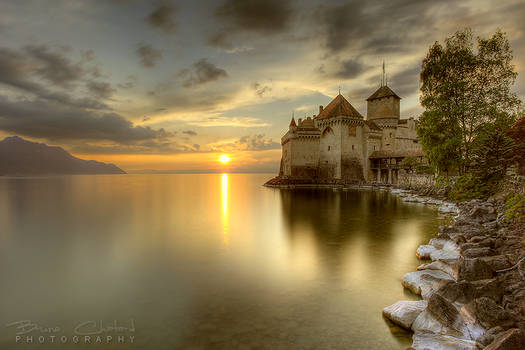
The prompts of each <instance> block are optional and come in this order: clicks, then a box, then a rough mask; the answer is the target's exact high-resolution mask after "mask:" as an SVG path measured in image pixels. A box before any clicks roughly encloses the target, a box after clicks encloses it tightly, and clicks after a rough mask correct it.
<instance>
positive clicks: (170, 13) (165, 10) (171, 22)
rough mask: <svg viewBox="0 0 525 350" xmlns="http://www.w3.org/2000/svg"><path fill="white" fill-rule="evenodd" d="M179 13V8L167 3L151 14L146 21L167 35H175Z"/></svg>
mask: <svg viewBox="0 0 525 350" xmlns="http://www.w3.org/2000/svg"><path fill="white" fill-rule="evenodd" d="M177 12H178V8H177V7H175V6H174V5H172V4H170V3H165V4H162V5H160V6H159V7H157V8H156V9H155V10H154V11H153V12H151V13H150V14H149V15H148V17H146V21H147V22H148V23H149V24H151V26H153V27H154V28H157V29H159V30H162V31H163V32H165V33H167V34H173V33H175V31H176V30H177V23H176V22H175V16H176V14H177Z"/></svg>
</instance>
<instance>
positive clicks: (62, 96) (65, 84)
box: [0, 48, 109, 109]
mask: <svg viewBox="0 0 525 350" xmlns="http://www.w3.org/2000/svg"><path fill="white" fill-rule="evenodd" d="M37 51H40V52H42V51H44V52H47V54H48V58H49V57H53V56H54V55H53V54H50V52H49V50H47V49H45V50H43V49H39V50H37ZM55 56H56V55H55ZM51 61H53V60H52V59H48V60H47V61H46V59H42V58H41V57H40V58H37V59H35V57H34V56H33V54H32V53H28V52H27V51H26V50H22V51H17V50H12V49H8V48H0V83H2V84H5V85H8V86H11V87H14V88H16V89H19V90H22V91H24V92H26V93H30V94H32V95H34V96H35V97H37V98H41V99H45V100H48V101H54V102H59V103H61V104H64V105H68V106H72V107H78V108H91V109H108V108H109V107H108V106H107V105H106V104H104V103H102V102H99V101H97V100H94V99H91V98H88V97H83V98H76V97H73V96H72V95H71V94H69V93H68V92H69V91H72V90H73V89H74V86H70V85H71V84H72V83H74V82H78V81H79V80H80V78H82V76H79V75H78V74H77V73H73V71H75V72H77V70H76V69H73V70H72V71H70V72H69V73H64V74H62V73H56V74H55V70H56V67H53V64H51V63H50V62H51ZM64 62H68V61H67V60H65V61H64ZM65 64H66V66H67V65H68V63H65ZM65 69H66V70H69V68H65ZM41 78H43V79H44V80H48V81H52V80H55V81H56V82H57V83H55V84H51V85H50V84H45V83H43V82H41ZM75 79H76V80H75ZM50 87H54V88H55V89H50ZM57 89H58V91H57ZM66 89H67V90H66ZM65 91H68V92H65Z"/></svg>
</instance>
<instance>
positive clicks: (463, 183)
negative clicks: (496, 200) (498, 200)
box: [449, 173, 500, 202]
mask: <svg viewBox="0 0 525 350" xmlns="http://www.w3.org/2000/svg"><path fill="white" fill-rule="evenodd" d="M499 185H500V181H499V180H498V179H490V180H488V181H483V180H482V179H480V178H479V177H477V176H475V175H474V174H472V173H467V174H465V175H462V176H460V177H459V178H458V179H457V181H456V183H455V184H454V186H452V190H451V191H450V193H449V197H450V198H451V199H453V200H455V201H458V202H462V201H468V200H471V199H486V198H488V197H490V196H491V195H492V194H494V193H496V191H497V190H498V189H499Z"/></svg>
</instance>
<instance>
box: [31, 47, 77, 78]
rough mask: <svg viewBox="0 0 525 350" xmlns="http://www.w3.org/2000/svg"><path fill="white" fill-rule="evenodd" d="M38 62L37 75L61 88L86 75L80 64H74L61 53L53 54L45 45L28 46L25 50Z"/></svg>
mask: <svg viewBox="0 0 525 350" xmlns="http://www.w3.org/2000/svg"><path fill="white" fill-rule="evenodd" d="M24 51H25V52H26V53H27V55H28V56H30V58H32V59H33V61H35V62H36V64H37V66H36V67H35V73H37V74H38V75H40V76H41V77H42V78H44V79H45V80H47V81H49V82H51V83H53V84H56V85H60V86H68V85H69V84H71V83H73V82H76V81H78V80H79V79H80V78H81V77H82V76H83V74H84V72H83V69H82V66H81V64H80V63H73V62H71V60H70V59H69V58H67V57H66V56H64V55H63V54H62V53H60V52H56V51H55V52H53V51H51V50H50V49H49V47H47V46H45V45H39V46H26V47H25V50H24Z"/></svg>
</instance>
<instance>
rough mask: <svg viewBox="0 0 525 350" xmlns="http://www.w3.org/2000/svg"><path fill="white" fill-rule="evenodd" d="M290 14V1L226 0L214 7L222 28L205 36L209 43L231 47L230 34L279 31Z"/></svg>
mask: <svg viewBox="0 0 525 350" xmlns="http://www.w3.org/2000/svg"><path fill="white" fill-rule="evenodd" d="M293 13H294V9H293V8H292V1H291V0H226V1H225V2H224V3H223V4H222V5H220V6H219V7H217V8H216V9H215V17H216V18H217V19H218V20H219V21H221V22H222V23H223V24H224V26H225V27H224V28H223V29H222V31H220V32H219V33H218V34H216V35H214V36H213V37H211V38H210V39H209V44H211V45H213V46H217V47H221V48H224V49H233V44H232V43H231V36H233V35H235V33H239V32H254V33H258V34H262V35H275V34H279V33H283V32H285V31H286V30H287V29H288V28H289V26H290V23H291V19H292V15H293Z"/></svg>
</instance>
